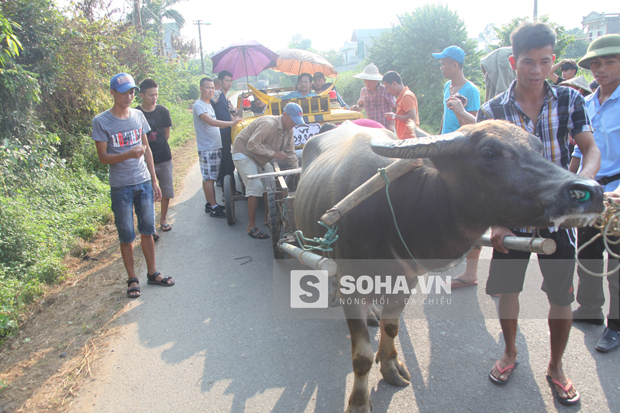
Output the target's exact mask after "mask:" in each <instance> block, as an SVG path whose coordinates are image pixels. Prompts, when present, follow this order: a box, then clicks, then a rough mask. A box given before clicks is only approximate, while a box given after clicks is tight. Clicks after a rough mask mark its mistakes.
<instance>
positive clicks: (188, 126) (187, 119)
mask: <svg viewBox="0 0 620 413" xmlns="http://www.w3.org/2000/svg"><path fill="white" fill-rule="evenodd" d="M193 103H194V102H193V101H181V102H179V103H176V104H174V105H171V106H167V107H168V110H170V117H171V118H172V128H170V140H169V141H168V144H169V145H170V148H171V149H172V150H173V151H174V149H175V148H178V147H181V146H183V144H185V142H187V141H189V140H190V139H194V136H195V134H194V120H193V118H192V105H193Z"/></svg>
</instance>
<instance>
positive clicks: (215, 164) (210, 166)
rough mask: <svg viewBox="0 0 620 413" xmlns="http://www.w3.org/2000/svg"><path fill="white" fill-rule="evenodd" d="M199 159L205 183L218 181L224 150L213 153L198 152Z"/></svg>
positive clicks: (212, 151) (216, 150) (213, 151)
mask: <svg viewBox="0 0 620 413" xmlns="http://www.w3.org/2000/svg"><path fill="white" fill-rule="evenodd" d="M198 159H199V160H200V172H202V180H203V181H205V182H206V181H215V180H217V173H218V171H219V169H220V162H221V161H222V150H221V149H213V150H211V151H198Z"/></svg>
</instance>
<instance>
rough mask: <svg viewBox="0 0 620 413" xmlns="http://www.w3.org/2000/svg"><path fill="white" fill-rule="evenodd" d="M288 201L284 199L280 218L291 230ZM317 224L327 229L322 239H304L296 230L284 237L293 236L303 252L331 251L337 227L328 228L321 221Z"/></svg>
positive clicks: (335, 238) (336, 236) (301, 233)
mask: <svg viewBox="0 0 620 413" xmlns="http://www.w3.org/2000/svg"><path fill="white" fill-rule="evenodd" d="M288 200H289V198H288V197H286V198H284V202H283V208H282V218H283V219H284V220H286V222H287V223H288V226H289V228H293V226H292V225H291V221H290V220H289V217H288ZM319 224H320V225H322V226H324V227H325V228H327V233H326V234H325V236H324V237H314V238H306V237H304V234H303V232H301V231H300V230H297V231H295V232H293V231H289V232H287V233H285V234H284V237H286V236H287V235H288V234H291V233H292V234H293V236H294V237H295V240H297V244H299V247H300V248H301V249H303V250H304V251H313V250H315V251H323V252H330V251H333V250H334V249H333V248H332V247H331V245H332V244H333V243H334V242H336V240H337V239H338V235H336V232H337V231H338V227H337V226H335V225H332V226H331V227H330V226H328V225H327V224H325V223H323V222H321V221H319ZM302 240H303V242H302ZM307 243H312V244H316V245H306V244H307ZM302 254H303V253H302ZM300 258H301V256H300ZM302 264H303V263H302Z"/></svg>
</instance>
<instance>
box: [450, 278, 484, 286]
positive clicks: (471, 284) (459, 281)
mask: <svg viewBox="0 0 620 413" xmlns="http://www.w3.org/2000/svg"><path fill="white" fill-rule="evenodd" d="M455 282H456V283H457V284H455ZM474 285H478V281H474V282H467V281H463V280H461V279H460V278H453V279H452V283H451V284H450V288H462V287H473V286H474Z"/></svg>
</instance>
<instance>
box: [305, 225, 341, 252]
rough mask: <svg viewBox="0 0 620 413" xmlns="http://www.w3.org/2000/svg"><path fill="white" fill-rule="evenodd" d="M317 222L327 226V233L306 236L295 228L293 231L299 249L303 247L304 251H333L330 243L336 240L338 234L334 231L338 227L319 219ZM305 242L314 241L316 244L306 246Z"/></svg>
mask: <svg viewBox="0 0 620 413" xmlns="http://www.w3.org/2000/svg"><path fill="white" fill-rule="evenodd" d="M318 223H319V224H320V225H322V226H324V227H325V228H327V233H326V234H325V236H324V237H314V238H306V237H304V234H303V233H302V232H301V231H300V230H297V231H295V233H294V235H295V239H296V240H297V243H298V244H299V246H300V247H301V249H303V250H304V251H312V250H316V251H324V252H329V251H333V250H334V249H333V248H332V247H331V245H332V244H333V243H334V242H336V240H338V235H336V231H338V227H337V226H335V225H332V226H331V227H330V226H328V225H327V224H324V223H323V222H321V221H318ZM302 240H303V242H302ZM305 243H314V244H317V245H309V246H307V245H305Z"/></svg>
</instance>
